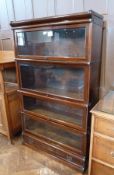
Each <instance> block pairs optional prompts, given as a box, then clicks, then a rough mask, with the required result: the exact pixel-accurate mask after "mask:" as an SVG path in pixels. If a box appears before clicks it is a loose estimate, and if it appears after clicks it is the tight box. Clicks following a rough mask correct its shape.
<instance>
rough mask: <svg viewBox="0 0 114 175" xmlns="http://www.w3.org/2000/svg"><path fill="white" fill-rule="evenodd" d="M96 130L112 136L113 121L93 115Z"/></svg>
mask: <svg viewBox="0 0 114 175" xmlns="http://www.w3.org/2000/svg"><path fill="white" fill-rule="evenodd" d="M94 129H95V131H96V132H99V133H101V134H104V135H107V136H110V137H114V121H111V120H107V119H101V118H97V117H96V116H95V127H94Z"/></svg>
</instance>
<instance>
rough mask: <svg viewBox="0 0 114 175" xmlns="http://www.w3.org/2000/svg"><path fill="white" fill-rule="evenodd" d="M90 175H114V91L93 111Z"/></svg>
mask: <svg viewBox="0 0 114 175" xmlns="http://www.w3.org/2000/svg"><path fill="white" fill-rule="evenodd" d="M90 145H91V146H90V161H89V175H109V174H110V175H113V174H114V91H110V92H109V93H108V94H107V95H106V96H105V97H104V98H103V99H102V100H100V101H99V102H98V104H97V105H96V106H95V107H94V108H93V110H92V127H91V144H90Z"/></svg>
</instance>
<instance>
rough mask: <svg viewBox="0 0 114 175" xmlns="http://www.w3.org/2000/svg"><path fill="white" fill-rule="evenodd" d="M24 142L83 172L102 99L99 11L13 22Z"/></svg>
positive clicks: (100, 18)
mask: <svg viewBox="0 0 114 175" xmlns="http://www.w3.org/2000/svg"><path fill="white" fill-rule="evenodd" d="M11 26H12V29H13V31H14V38H15V55H16V66H17V74H18V83H19V89H20V90H19V92H20V96H21V103H22V105H21V106H22V115H23V117H22V118H23V138H24V144H26V145H28V146H31V147H32V148H37V149H40V150H44V151H47V152H48V153H50V154H51V155H53V156H54V157H56V158H58V159H59V160H61V161H63V162H66V163H67V164H68V165H70V166H72V167H74V168H77V169H79V170H81V171H84V169H85V168H86V167H87V160H88V150H89V130H90V113H89V110H90V109H91V108H92V107H93V105H94V104H95V103H96V102H97V101H98V93H99V75H100V58H101V57H100V56H101V43H102V26H103V19H102V16H100V15H99V14H97V13H95V12H92V11H90V12H87V13H79V14H73V15H67V16H60V17H52V18H43V19H36V20H28V21H21V22H11Z"/></svg>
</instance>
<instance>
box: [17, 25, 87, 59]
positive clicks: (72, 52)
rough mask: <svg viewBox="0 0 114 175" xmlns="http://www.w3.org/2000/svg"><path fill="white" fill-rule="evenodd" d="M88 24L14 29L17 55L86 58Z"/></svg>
mask: <svg viewBox="0 0 114 175" xmlns="http://www.w3.org/2000/svg"><path fill="white" fill-rule="evenodd" d="M88 30H89V27H88V24H85V25H70V26H67V25H65V26H58V27H57V26H56V27H51V28H49V27H44V28H43V27H42V28H40V27H39V28H37V29H36V28H32V29H28V30H27V29H23V30H16V31H15V41H16V55H17V57H20V58H21V57H22V58H24V57H26V58H28V57H29V58H37V59H52V60H53V59H54V60H68V59H74V60H76V59H77V60H86V59H87V57H88V55H87V53H88V48H87V47H86V46H87V45H88V37H89V36H88Z"/></svg>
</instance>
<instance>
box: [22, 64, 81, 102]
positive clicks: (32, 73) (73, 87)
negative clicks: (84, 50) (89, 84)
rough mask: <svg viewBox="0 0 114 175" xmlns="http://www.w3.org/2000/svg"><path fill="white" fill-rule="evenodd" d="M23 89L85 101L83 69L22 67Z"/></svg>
mask: <svg viewBox="0 0 114 175" xmlns="http://www.w3.org/2000/svg"><path fill="white" fill-rule="evenodd" d="M20 71H21V80H22V87H23V88H29V89H32V90H37V91H40V92H44V93H51V94H56V95H59V96H64V97H70V98H73V99H83V96H84V70H83V68H65V67H59V66H54V65H45V66H44V65H37V66H36V65H27V64H21V65H20Z"/></svg>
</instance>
